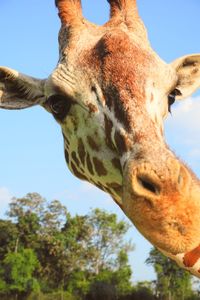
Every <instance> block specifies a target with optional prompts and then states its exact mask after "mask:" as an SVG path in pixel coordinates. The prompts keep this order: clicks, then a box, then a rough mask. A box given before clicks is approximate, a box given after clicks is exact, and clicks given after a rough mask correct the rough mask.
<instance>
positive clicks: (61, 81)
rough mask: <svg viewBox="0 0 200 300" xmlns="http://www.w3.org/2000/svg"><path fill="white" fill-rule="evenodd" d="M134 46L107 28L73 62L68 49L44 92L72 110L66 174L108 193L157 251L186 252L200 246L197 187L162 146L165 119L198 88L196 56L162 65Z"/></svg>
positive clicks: (132, 39) (66, 121)
mask: <svg viewBox="0 0 200 300" xmlns="http://www.w3.org/2000/svg"><path fill="white" fill-rule="evenodd" d="M94 32H95V29H94ZM76 38H77V37H76ZM82 39H85V36H84V35H83V34H82V35H81V36H80V37H79V40H78V41H76V45H78V46H80V45H85V44H84V43H83V41H82ZM139 42H140V41H139V40H138V37H137V36H135V35H129V34H128V33H127V32H126V31H124V30H122V29H116V28H115V30H114V29H113V28H111V29H110V28H109V29H108V30H107V31H106V32H103V33H102V36H101V35H99V36H98V37H95V34H94V36H93V35H92V37H91V38H90V39H88V42H87V48H86V49H85V48H84V49H82V50H80V49H76V51H75V52H76V53H77V54H76V55H75V57H73V59H71V60H70V63H69V62H68V61H69V60H68V57H70V49H69V48H68V47H67V48H66V49H64V50H63V51H64V52H63V53H66V52H67V53H68V55H63V57H67V60H66V59H65V58H62V59H61V61H60V64H59V65H58V68H57V69H56V70H55V72H54V73H53V75H52V76H51V77H50V79H49V82H48V83H47V87H48V85H49V86H50V87H51V88H48V90H49V91H50V92H51V93H52V91H53V93H54V94H55V91H58V92H56V93H60V95H62V99H63V101H64V103H66V104H67V103H68V102H70V103H71V106H70V109H69V110H68V109H67V110H66V115H64V116H61V119H60V120H59V122H60V124H61V126H62V129H63V133H64V136H65V143H66V149H67V153H66V159H67V162H68V165H69V168H70V169H71V171H72V172H73V173H74V174H75V175H76V176H78V177H79V178H81V179H85V180H88V181H90V182H92V183H93V184H95V185H96V186H98V187H100V188H101V189H102V190H104V191H106V192H108V193H109V194H111V196H112V197H113V198H114V199H115V201H116V202H117V203H118V204H119V205H120V206H121V207H122V209H123V210H124V211H125V213H126V214H127V215H128V217H129V218H130V219H131V220H132V221H133V223H134V224H135V225H136V227H137V228H138V229H139V230H140V231H141V232H142V234H143V235H144V236H145V237H146V238H147V239H148V240H150V241H151V242H152V243H153V244H154V245H156V246H157V247H159V248H161V249H162V250H163V251H170V253H173V254H176V253H183V252H186V251H188V250H191V249H193V248H195V247H196V245H197V244H199V243H200V232H199V231H198V230H197V228H199V226H200V218H199V217H198V216H199V215H200V200H198V198H197V197H196V194H197V193H198V192H199V188H198V185H199V184H198V181H197V179H195V176H194V174H193V173H192V172H191V171H190V170H188V169H187V168H186V166H185V165H184V164H183V163H182V162H181V161H180V160H178V159H177V157H176V156H175V155H174V154H173V153H172V151H170V149H169V148H168V146H167V145H166V143H165V140H164V135H163V119H164V118H165V117H166V116H167V114H168V112H169V111H170V109H171V104H172V102H173V101H172V100H175V96H176V97H177V98H180V97H184V94H185V93H186V92H185V90H186V85H187V82H188V81H189V83H190V84H191V81H192V80H194V81H195V78H194V77H193V76H191V74H195V76H197V73H199V70H198V71H197V70H196V68H197V67H198V59H199V56H198V57H196V56H194V57H193V56H191V57H187V58H183V59H182V60H181V61H179V60H178V63H177V62H175V63H172V64H166V63H165V62H163V61H162V60H161V59H160V58H159V57H158V56H157V54H156V53H155V52H154V51H153V50H152V49H151V47H150V46H149V45H148V44H147V45H144V46H143V47H141V45H140V43H139ZM84 47H85V46H84ZM88 47H89V49H88ZM73 54H74V49H73ZM72 62H73V64H74V65H73V64H72ZM177 66H178V67H177ZM70 70H73V72H71V71H70ZM194 70H196V71H194ZM70 72H71V73H70ZM73 77H74V83H73ZM69 78H70V86H68V81H69ZM198 80H199V79H198ZM181 81H183V82H182V83H181ZM190 84H189V85H188V86H189V87H190ZM173 97H174V98H173ZM50 99H51V97H50ZM66 107H67V105H66ZM61 112H62V113H63V112H64V109H63V108H62V106H61ZM83 128H84V130H83ZM80 149H81V151H80ZM83 149H84V150H83ZM113 161H115V162H117V163H116V164H117V166H118V168H116V166H114V164H113ZM194 191H195V192H194ZM191 195H192V196H191ZM189 199H190V201H189ZM177 210H178V211H177ZM172 237H173V238H172Z"/></svg>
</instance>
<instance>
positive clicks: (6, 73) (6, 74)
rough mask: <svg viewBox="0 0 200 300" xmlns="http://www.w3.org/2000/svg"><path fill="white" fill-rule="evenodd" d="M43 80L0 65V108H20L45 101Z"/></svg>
mask: <svg viewBox="0 0 200 300" xmlns="http://www.w3.org/2000/svg"><path fill="white" fill-rule="evenodd" d="M44 84H45V80H39V79H35V78H32V77H29V76H26V75H23V74H20V73H18V72H17V71H15V70H12V69H9V68H5V67H0V108H5V109H22V108H27V107H30V106H33V105H36V104H42V103H43V102H44V101H45V96H44Z"/></svg>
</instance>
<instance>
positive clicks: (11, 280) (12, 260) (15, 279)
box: [2, 249, 39, 293]
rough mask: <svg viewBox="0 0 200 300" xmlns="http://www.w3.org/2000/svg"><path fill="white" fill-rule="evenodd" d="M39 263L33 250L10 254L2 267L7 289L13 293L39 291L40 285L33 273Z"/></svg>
mask: <svg viewBox="0 0 200 300" xmlns="http://www.w3.org/2000/svg"><path fill="white" fill-rule="evenodd" d="M38 265H39V262H38V260H37V258H36V255H35V254H34V252H33V250H31V249H24V250H22V251H21V252H20V253H15V252H13V253H8V254H7V255H6V256H5V258H4V260H3V262H2V266H3V269H4V272H2V273H3V274H2V275H3V278H4V280H5V282H6V289H7V291H10V292H11V293H15V292H17V293H29V292H32V291H38V290H39V284H38V282H37V280H36V279H35V278H33V273H34V271H35V269H36V268H37V267H38Z"/></svg>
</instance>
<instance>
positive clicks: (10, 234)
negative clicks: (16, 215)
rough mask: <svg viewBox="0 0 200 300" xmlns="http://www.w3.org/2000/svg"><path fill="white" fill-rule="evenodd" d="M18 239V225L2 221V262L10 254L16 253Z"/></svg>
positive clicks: (0, 256)
mask: <svg viewBox="0 0 200 300" xmlns="http://www.w3.org/2000/svg"><path fill="white" fill-rule="evenodd" d="M17 239H18V229H17V226H16V224H13V223H12V222H11V221H8V220H0V261H3V259H4V257H5V255H6V254H7V253H8V252H12V251H15V249H16V246H17Z"/></svg>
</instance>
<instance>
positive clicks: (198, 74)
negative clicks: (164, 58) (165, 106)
mask: <svg viewBox="0 0 200 300" xmlns="http://www.w3.org/2000/svg"><path fill="white" fill-rule="evenodd" d="M171 66H172V67H173V68H174V69H175V70H176V73H177V77H178V81H177V85H176V89H177V90H179V92H180V94H178V95H177V96H176V98H177V99H178V100H179V99H184V98H186V97H188V96H190V95H192V94H193V93H194V92H195V91H196V90H197V89H199V88H200V54H193V55H187V56H183V57H181V58H178V59H177V60H175V61H174V62H172V63H171Z"/></svg>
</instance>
